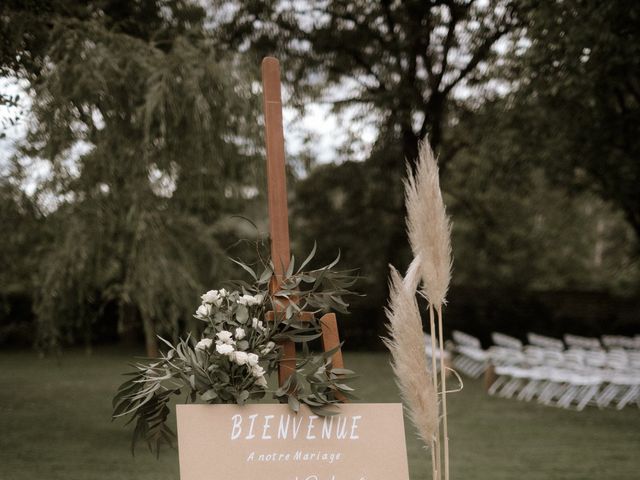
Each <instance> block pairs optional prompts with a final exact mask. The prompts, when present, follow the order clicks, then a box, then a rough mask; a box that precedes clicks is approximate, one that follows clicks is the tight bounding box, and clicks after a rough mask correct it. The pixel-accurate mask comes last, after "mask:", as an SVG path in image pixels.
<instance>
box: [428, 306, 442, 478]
mask: <svg viewBox="0 0 640 480" xmlns="http://www.w3.org/2000/svg"><path fill="white" fill-rule="evenodd" d="M429 331H430V332H431V378H432V380H433V390H434V391H435V392H436V395H438V364H437V360H436V351H437V346H436V326H435V321H434V318H433V305H431V304H429ZM439 405H440V402H438V423H437V424H436V438H435V440H434V442H433V450H434V454H433V455H432V457H431V458H432V461H433V472H434V478H442V471H441V467H440V459H441V455H440V408H439Z"/></svg>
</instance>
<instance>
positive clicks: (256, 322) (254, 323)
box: [251, 317, 264, 332]
mask: <svg viewBox="0 0 640 480" xmlns="http://www.w3.org/2000/svg"><path fill="white" fill-rule="evenodd" d="M251 325H252V326H253V328H255V329H256V330H258V331H259V332H263V331H264V326H263V325H262V320H258V319H257V318H256V317H253V320H251Z"/></svg>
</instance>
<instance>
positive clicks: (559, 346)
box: [527, 332, 564, 352]
mask: <svg viewBox="0 0 640 480" xmlns="http://www.w3.org/2000/svg"><path fill="white" fill-rule="evenodd" d="M527 340H528V342H529V344H531V345H535V346H537V347H542V348H545V349H547V350H557V351H559V352H561V351H562V350H564V343H562V340H559V339H557V338H553V337H547V336H545V335H539V334H537V333H532V332H529V333H527Z"/></svg>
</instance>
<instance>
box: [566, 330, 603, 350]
mask: <svg viewBox="0 0 640 480" xmlns="http://www.w3.org/2000/svg"><path fill="white" fill-rule="evenodd" d="M563 338H564V343H566V344H567V346H568V347H570V348H571V347H573V348H581V349H584V350H599V349H601V348H602V345H601V344H600V340H598V339H597V338H593V337H581V336H579V335H571V334H566V335H564V337H563Z"/></svg>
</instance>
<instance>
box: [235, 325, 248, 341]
mask: <svg viewBox="0 0 640 480" xmlns="http://www.w3.org/2000/svg"><path fill="white" fill-rule="evenodd" d="M244 337H246V333H245V331H244V328H242V327H238V328H236V340H242V339H243V338H244Z"/></svg>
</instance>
